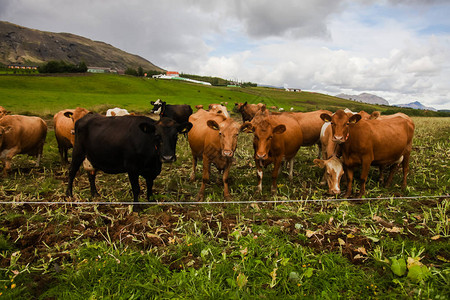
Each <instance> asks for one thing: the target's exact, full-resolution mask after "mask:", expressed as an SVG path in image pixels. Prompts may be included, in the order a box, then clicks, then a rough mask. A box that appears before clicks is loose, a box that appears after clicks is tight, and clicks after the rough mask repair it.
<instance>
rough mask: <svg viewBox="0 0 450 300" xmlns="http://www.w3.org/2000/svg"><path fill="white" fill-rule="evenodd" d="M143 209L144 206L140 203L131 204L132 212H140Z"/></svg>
mask: <svg viewBox="0 0 450 300" xmlns="http://www.w3.org/2000/svg"><path fill="white" fill-rule="evenodd" d="M143 210H144V207H143V206H142V205H136V204H135V205H133V212H136V213H140V212H142V211H143Z"/></svg>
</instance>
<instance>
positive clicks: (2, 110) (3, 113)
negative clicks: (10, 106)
mask: <svg viewBox="0 0 450 300" xmlns="http://www.w3.org/2000/svg"><path fill="white" fill-rule="evenodd" d="M10 113H11V112H10V111H7V110H6V109H5V108H4V107H3V106H0V119H1V118H3V117H4V116H6V115H9V114H10Z"/></svg>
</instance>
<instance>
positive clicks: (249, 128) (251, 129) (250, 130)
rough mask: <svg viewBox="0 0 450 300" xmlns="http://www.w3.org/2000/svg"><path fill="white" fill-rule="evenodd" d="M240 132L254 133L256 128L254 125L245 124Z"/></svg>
mask: <svg viewBox="0 0 450 300" xmlns="http://www.w3.org/2000/svg"><path fill="white" fill-rule="evenodd" d="M240 130H241V131H242V132H245V133H253V132H255V127H253V125H252V123H250V122H245V123H244V124H242V125H241V128H240Z"/></svg>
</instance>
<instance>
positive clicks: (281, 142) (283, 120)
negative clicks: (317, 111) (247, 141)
mask: <svg viewBox="0 0 450 300" xmlns="http://www.w3.org/2000/svg"><path fill="white" fill-rule="evenodd" d="M244 126H245V132H248V133H253V134H254V138H253V149H254V151H255V154H254V158H255V163H256V169H257V178H258V185H257V189H258V191H259V192H261V191H262V178H263V167H266V166H268V165H270V164H271V163H273V164H274V167H273V172H272V187H271V191H272V193H273V194H274V193H276V191H277V178H278V174H279V170H280V167H281V162H282V161H283V160H286V161H287V162H288V164H289V179H290V180H292V171H293V166H294V157H295V155H296V154H297V152H298V149H299V148H300V146H301V145H302V143H303V135H302V130H301V127H300V125H299V124H298V122H297V120H296V119H294V118H293V117H291V116H288V115H285V114H278V115H269V111H268V110H267V109H265V107H263V108H262V109H261V110H260V111H259V112H258V113H257V114H256V115H255V117H254V118H253V120H252V121H251V122H246V123H244Z"/></svg>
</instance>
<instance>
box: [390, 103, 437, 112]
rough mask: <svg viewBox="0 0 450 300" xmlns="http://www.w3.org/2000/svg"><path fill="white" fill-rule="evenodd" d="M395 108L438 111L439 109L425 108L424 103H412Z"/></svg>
mask: <svg viewBox="0 0 450 300" xmlns="http://www.w3.org/2000/svg"><path fill="white" fill-rule="evenodd" d="M395 106H398V107H409V108H414V109H423V110H432V111H437V109H435V108H433V107H428V106H425V105H423V104H422V103H420V102H419V101H415V102H411V103H408V104H396V105H395Z"/></svg>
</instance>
